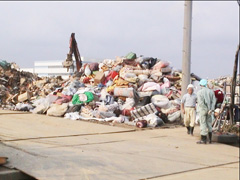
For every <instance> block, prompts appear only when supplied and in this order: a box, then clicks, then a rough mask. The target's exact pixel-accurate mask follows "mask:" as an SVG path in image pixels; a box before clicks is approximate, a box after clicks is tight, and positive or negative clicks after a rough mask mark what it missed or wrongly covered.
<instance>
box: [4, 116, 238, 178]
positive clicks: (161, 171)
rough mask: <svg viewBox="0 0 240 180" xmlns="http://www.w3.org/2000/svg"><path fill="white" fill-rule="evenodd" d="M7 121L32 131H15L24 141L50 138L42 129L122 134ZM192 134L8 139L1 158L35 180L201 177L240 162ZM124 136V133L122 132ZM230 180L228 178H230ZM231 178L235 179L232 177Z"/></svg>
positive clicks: (71, 124) (50, 121)
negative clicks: (194, 174) (199, 172)
mask: <svg viewBox="0 0 240 180" xmlns="http://www.w3.org/2000/svg"><path fill="white" fill-rule="evenodd" d="M12 116H13V115H10V116H5V118H7V119H10V122H11V123H12V124H13V123H14V122H15V123H21V122H23V123H21V126H23V128H25V127H29V124H28V123H27V122H29V123H30V124H31V126H32V128H31V131H30V132H29V134H28V132H26V133H23V131H20V133H22V134H24V137H26V138H27V137H34V136H36V135H35V134H34V130H36V131H35V132H36V133H38V134H41V135H43V136H45V137H47V135H49V134H50V135H52V134H54V132H52V133H48V132H47V131H46V130H45V129H43V130H42V129H41V128H39V126H40V127H41V126H50V127H49V128H50V129H52V130H54V129H56V132H55V134H58V135H61V134H70V132H72V129H73V132H76V131H77V129H80V131H82V132H85V133H86V132H88V131H90V132H118V131H120V132H122V129H121V128H118V127H111V126H104V125H99V124H93V123H88V122H76V121H71V120H65V119H61V118H50V117H47V116H41V117H42V118H41V119H38V117H37V116H36V115H33V117H32V119H34V120H29V119H28V120H26V118H27V116H24V115H21V116H20V117H19V116H18V117H15V118H16V120H13V119H12ZM35 116H36V117H35ZM36 119H37V120H36ZM61 120H63V121H61ZM1 121H2V120H0V122H1ZM26 121H27V122H26ZM31 121H34V122H36V124H38V125H37V126H35V125H34V124H35V123H33V122H31ZM67 121H68V122H67ZM59 122H61V126H57V127H59V128H53V127H55V125H59V124H58V123H59ZM65 123H66V124H67V125H66V129H65V128H64V127H65V126H64V124H65ZM77 123H80V124H81V126H80V125H79V126H78V125H77ZM3 124H4V125H2V124H1V127H7V125H8V123H6V122H4V123H3ZM43 124H44V125H43ZM85 126H86V127H85ZM92 126H93V128H92ZM1 127H0V131H2V128H1ZM17 127H18V126H17V125H15V126H12V127H11V129H9V130H8V133H9V134H11V133H12V134H14V133H13V131H16V132H18V128H17ZM195 129H196V131H195V136H194V137H192V136H189V135H187V134H186V129H185V128H175V129H156V130H146V131H133V132H123V133H110V134H104V133H102V134H101V133H99V134H92V135H87V134H85V135H82V136H66V137H55V138H50V139H48V138H40V139H26V140H19V139H15V140H14V139H12V141H4V144H0V146H1V147H0V148H1V153H0V156H7V157H9V163H8V164H7V166H9V167H16V168H18V169H20V170H22V171H23V172H26V173H28V174H30V175H32V176H34V177H36V178H37V179H44V180H45V179H50V180H51V179H60V180H61V179H70V180H71V179H73V180H74V179H91V180H92V179H98V180H99V179H100V180H101V179H104V180H108V179H109V180H110V179H111V180H112V179H124V180H125V179H152V178H158V177H165V178H166V177H168V176H169V177H170V176H172V175H174V174H178V175H181V173H183V174H185V173H188V172H191V171H192V172H193V171H196V170H203V171H204V169H206V170H207V169H208V168H211V167H214V166H219V167H220V166H224V165H226V164H234V163H238V162H239V148H236V147H233V146H228V145H224V144H217V143H215V144H211V145H198V144H196V141H197V140H198V139H199V135H198V134H199V127H196V128H195ZM41 130H42V131H41ZM124 130H126V129H125V128H124ZM61 131H63V132H61ZM0 136H1V135H0ZM14 136H15V134H14ZM216 171H217V170H216ZM206 172H207V171H206ZM231 172H232V171H231ZM234 172H235V171H234ZM229 173H230V171H229ZM229 176H230V177H231V174H229ZM235 176H236V174H234V176H233V177H235ZM220 178H221V177H220ZM180 179H181V178H180Z"/></svg>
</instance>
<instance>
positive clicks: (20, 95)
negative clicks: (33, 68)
mask: <svg viewBox="0 0 240 180" xmlns="http://www.w3.org/2000/svg"><path fill="white" fill-rule="evenodd" d="M0 62H1V63H0V84H1V85H0V99H1V102H0V104H1V106H2V108H3V109H11V110H20V111H30V112H32V113H36V114H46V115H49V116H58V117H65V118H68V119H72V120H96V121H105V122H113V123H126V124H128V125H136V126H137V127H140V128H142V127H147V126H148V127H157V126H162V125H163V124H165V123H170V122H178V121H179V120H180V119H181V111H180V103H181V100H180V97H181V79H182V73H181V71H180V70H173V67H171V65H170V63H169V62H167V61H163V60H160V59H157V58H153V57H143V56H140V57H137V56H136V54H135V53H132V52H130V53H129V54H127V55H126V56H124V57H116V59H105V60H103V61H102V62H101V63H89V64H84V65H83V67H82V68H81V70H80V72H77V73H75V74H74V75H73V76H71V77H70V78H69V79H67V80H65V81H64V80H63V79H61V77H56V78H54V77H52V78H49V77H44V78H40V77H38V76H37V75H36V74H32V73H27V72H23V71H22V72H20V71H18V70H17V69H16V68H14V67H12V65H11V64H9V63H7V62H6V61H0ZM191 76H192V82H193V84H194V85H195V86H196V87H197V86H198V83H199V80H200V78H199V77H197V76H196V75H194V74H191Z"/></svg>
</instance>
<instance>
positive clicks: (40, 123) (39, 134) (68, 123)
mask: <svg viewBox="0 0 240 180" xmlns="http://www.w3.org/2000/svg"><path fill="white" fill-rule="evenodd" d="M2 112H3V111H0V114H1V115H0V138H1V139H0V140H2V141H12V140H19V139H30V138H44V137H48V138H51V137H58V136H80V135H86V134H101V133H111V132H122V131H129V130H128V129H126V128H119V127H110V126H105V125H101V124H94V123H89V122H85V121H72V120H68V119H64V118H60V117H59V118H58V117H51V116H45V115H36V114H25V113H23V114H15V111H13V113H12V114H11V113H10V114H9V113H8V114H4V113H2ZM130 130H131V129H130Z"/></svg>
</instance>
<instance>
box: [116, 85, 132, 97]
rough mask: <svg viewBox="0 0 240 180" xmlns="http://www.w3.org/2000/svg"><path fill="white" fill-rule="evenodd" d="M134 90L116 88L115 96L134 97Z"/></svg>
mask: <svg viewBox="0 0 240 180" xmlns="http://www.w3.org/2000/svg"><path fill="white" fill-rule="evenodd" d="M133 91H134V89H133V88H117V87H116V88H114V96H124V97H130V98H133V97H134V92H133Z"/></svg>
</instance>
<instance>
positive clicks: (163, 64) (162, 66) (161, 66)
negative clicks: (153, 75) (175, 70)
mask: <svg viewBox="0 0 240 180" xmlns="http://www.w3.org/2000/svg"><path fill="white" fill-rule="evenodd" d="M168 66H169V62H166V61H160V62H158V63H157V64H155V65H154V66H153V70H157V69H159V70H160V69H162V68H165V67H168Z"/></svg>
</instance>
